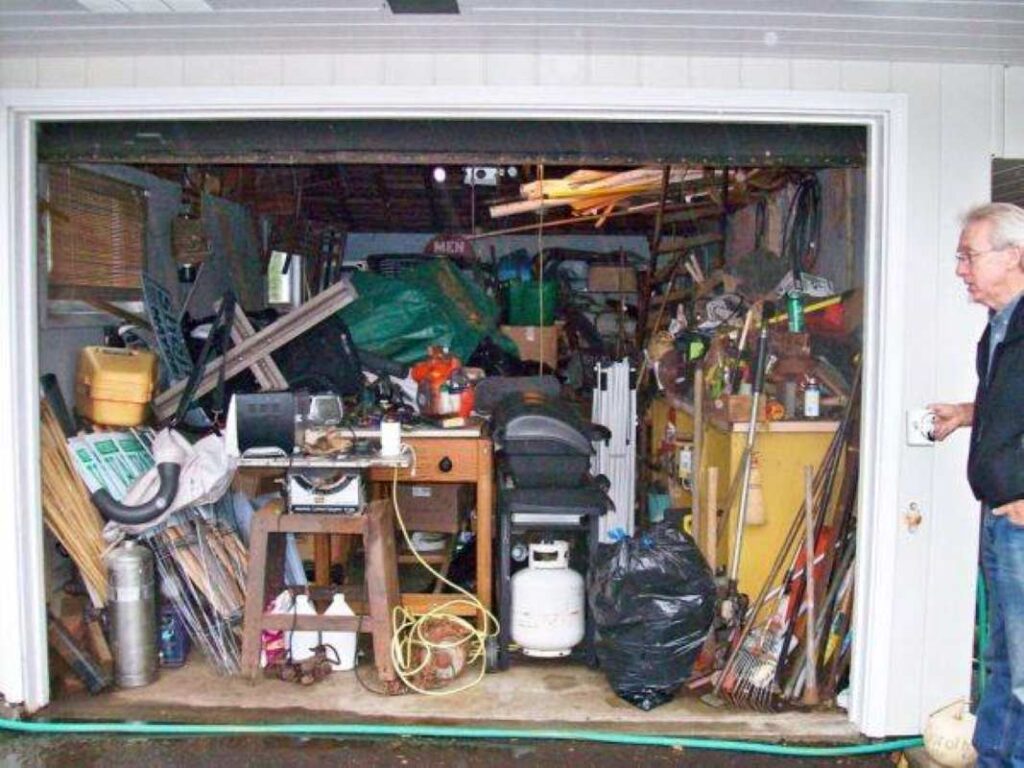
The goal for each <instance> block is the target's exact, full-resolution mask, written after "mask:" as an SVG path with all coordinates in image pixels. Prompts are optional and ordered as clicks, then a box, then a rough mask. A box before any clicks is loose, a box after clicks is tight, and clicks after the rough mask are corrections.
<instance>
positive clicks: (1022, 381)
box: [967, 300, 1024, 507]
mask: <svg viewBox="0 0 1024 768" xmlns="http://www.w3.org/2000/svg"><path fill="white" fill-rule="evenodd" d="M990 333H991V328H986V329H985V333H984V335H982V337H981V341H979V342H978V352H977V368H978V393H977V395H976V396H975V398H974V427H973V429H972V430H971V453H970V457H969V458H968V460H967V479H968V480H969V481H970V483H971V490H973V491H974V495H975V497H977V498H978V499H979V500H981V501H983V502H985V503H986V504H988V505H989V506H990V507H998V506H1000V505H1002V504H1007V503H1009V502H1011V501H1016V500H1017V499H1024V300H1022V301H1020V302H1019V303H1018V304H1017V308H1016V309H1015V310H1014V312H1013V315H1012V316H1011V317H1010V323H1009V325H1008V326H1007V328H1006V338H1005V339H1003V341H1002V342H1001V343H1000V344H999V345H998V346H997V347H996V349H995V352H994V353H993V355H992V366H993V372H992V376H991V377H989V375H988V340H989V334H990Z"/></svg>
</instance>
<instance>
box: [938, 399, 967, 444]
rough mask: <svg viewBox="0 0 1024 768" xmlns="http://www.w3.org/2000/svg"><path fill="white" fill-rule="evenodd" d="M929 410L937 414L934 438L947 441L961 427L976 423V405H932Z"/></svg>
mask: <svg viewBox="0 0 1024 768" xmlns="http://www.w3.org/2000/svg"><path fill="white" fill-rule="evenodd" d="M928 410H929V411H931V412H932V413H933V414H935V426H934V427H933V428H932V437H933V438H934V439H935V440H945V439H946V438H947V437H949V436H950V435H951V434H953V433H954V432H955V431H956V430H958V429H959V428H960V427H969V426H971V424H973V423H974V403H932V404H931V405H929V406H928Z"/></svg>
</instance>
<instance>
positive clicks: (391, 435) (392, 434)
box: [380, 418, 402, 456]
mask: <svg viewBox="0 0 1024 768" xmlns="http://www.w3.org/2000/svg"><path fill="white" fill-rule="evenodd" d="M401 452H402V422H400V421H398V420H397V419H387V418H385V419H384V420H383V421H381V423H380V453H381V456H398V455H399V454H400V453H401Z"/></svg>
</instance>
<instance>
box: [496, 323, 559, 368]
mask: <svg viewBox="0 0 1024 768" xmlns="http://www.w3.org/2000/svg"><path fill="white" fill-rule="evenodd" d="M561 330H562V323H557V322H556V323H555V324H554V325H549V326H545V327H544V328H541V327H540V326H536V325H503V326H501V332H502V333H504V334H505V335H506V336H508V337H509V338H510V339H512V341H514V342H515V343H516V347H518V348H519V359H520V360H534V361H540V360H541V359H542V358H541V353H543V362H544V364H545V365H550V366H551V367H552V368H554V367H555V363H557V362H558V337H559V336H560V335H561ZM542 337H543V339H542ZM542 340H543V346H541V344H542Z"/></svg>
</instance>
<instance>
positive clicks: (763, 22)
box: [0, 0, 1024, 64]
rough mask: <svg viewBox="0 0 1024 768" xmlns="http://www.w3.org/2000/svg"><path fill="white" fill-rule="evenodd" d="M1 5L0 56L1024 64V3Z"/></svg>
mask: <svg viewBox="0 0 1024 768" xmlns="http://www.w3.org/2000/svg"><path fill="white" fill-rule="evenodd" d="M458 8H459V13H458V14H450V13H449V14H435V15H424V14H417V13H397V14H396V13H394V12H393V11H392V8H391V7H390V6H389V4H388V3H386V2H384V0H304V2H302V3H301V7H294V6H293V7H289V4H288V3H282V2H279V1H278V0H0V55H64V56H67V55H84V54H89V53H111V54H113V53H122V54H139V53H146V54H178V53H191V52H195V53H198V52H206V53H270V52H274V53H312V52H321V53H340V52H353V51H371V50H372V51H379V52H383V53H389V52H394V53H400V52H410V51H430V52H440V51H448V52H466V51H482V52H499V51H505V52H525V53H550V54H563V53H606V54H636V53H662V54H679V53H685V54H690V55H717V56H721V55H734V56H753V57H756V56H767V57H792V58H829V59H879V60H907V61H941V62H976V63H988V64H1024V2H1021V1H1020V0H774V1H773V2H765V1H764V0H690V1H689V2H682V1H681V0H562V1H561V2H559V1H558V0H458Z"/></svg>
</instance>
